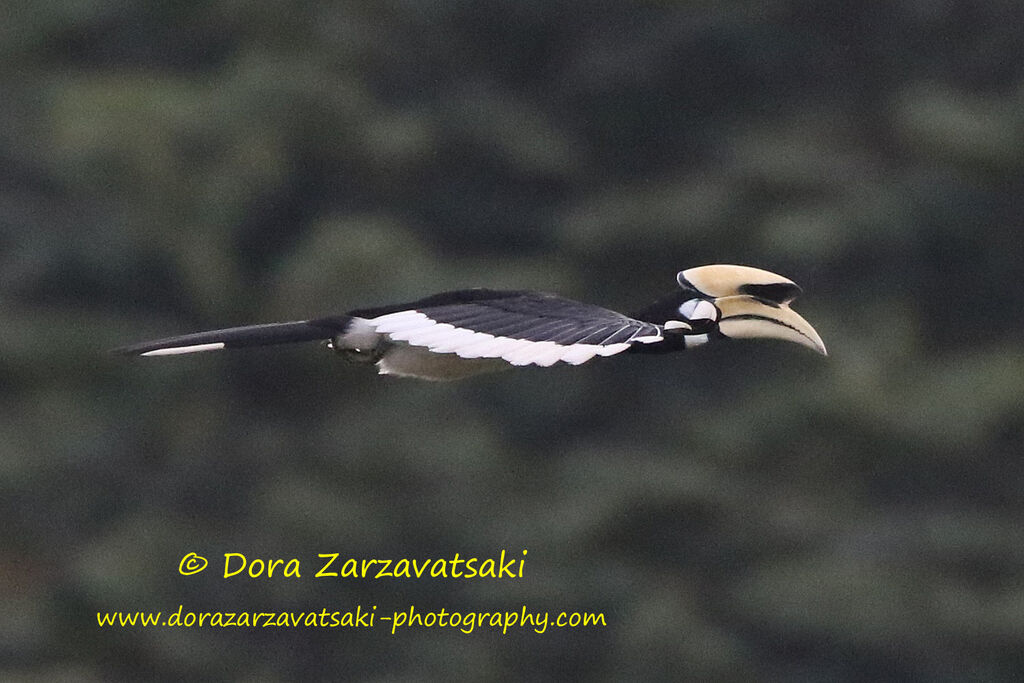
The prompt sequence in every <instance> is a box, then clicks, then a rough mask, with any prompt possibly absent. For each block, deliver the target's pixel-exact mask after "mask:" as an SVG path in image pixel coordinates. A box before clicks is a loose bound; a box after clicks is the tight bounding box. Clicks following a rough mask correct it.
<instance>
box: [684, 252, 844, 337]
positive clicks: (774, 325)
mask: <svg viewBox="0 0 1024 683" xmlns="http://www.w3.org/2000/svg"><path fill="white" fill-rule="evenodd" d="M676 277H677V280H678V281H679V286H680V287H682V288H683V290H684V291H686V292H692V294H693V298H692V299H688V300H686V301H685V302H684V303H683V304H682V305H681V306H680V307H679V313H680V314H681V315H682V316H683V317H685V318H686V319H687V321H688V322H689V323H691V325H692V326H693V329H695V330H699V329H701V327H702V326H705V327H707V328H708V329H712V330H713V329H716V328H717V331H718V332H719V333H720V334H721V335H722V336H724V337H727V338H730V339H752V338H755V339H765V338H767V339H784V340H786V341H791V342H796V343H797V344H801V345H802V346H806V347H808V348H810V349H813V350H815V351H817V352H818V353H820V354H822V355H825V354H826V351H825V343H824V342H822V340H821V337H820V336H818V333H817V332H815V330H814V328H813V327H811V324H810V323H809V322H807V321H806V320H804V319H803V318H802V317H801V316H800V315H799V314H798V313H797V312H796V311H794V310H793V309H791V308H790V307H789V303H790V302H791V301H793V299H795V298H796V297H797V296H799V295H800V292H801V290H800V287H798V286H797V284H796V283H795V282H793V281H792V280H789V279H787V278H784V277H782V276H781V275H776V274H775V273H772V272H769V271H767V270H761V269H760V268H751V267H749V266H733V265H711V266H699V267H697V268H690V269H688V270H684V271H682V272H681V273H679V275H678V276H676ZM666 327H671V326H670V325H666Z"/></svg>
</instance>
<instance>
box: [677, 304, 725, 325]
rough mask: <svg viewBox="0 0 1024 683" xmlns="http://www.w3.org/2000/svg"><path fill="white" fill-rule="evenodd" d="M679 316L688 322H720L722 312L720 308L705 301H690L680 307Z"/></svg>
mask: <svg viewBox="0 0 1024 683" xmlns="http://www.w3.org/2000/svg"><path fill="white" fill-rule="evenodd" d="M679 315H681V316H683V317H684V318H686V319H687V320H690V321H694V320H708V321H710V322H718V318H719V315H720V312H719V310H718V307H717V306H715V305H714V304H713V303H711V302H710V301H705V300H704V299H690V300H689V301H685V302H683V304H682V305H680V306H679Z"/></svg>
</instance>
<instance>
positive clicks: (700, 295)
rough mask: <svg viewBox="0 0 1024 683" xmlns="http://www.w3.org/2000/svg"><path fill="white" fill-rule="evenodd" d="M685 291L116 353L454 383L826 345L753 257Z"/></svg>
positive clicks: (451, 296)
mask: <svg viewBox="0 0 1024 683" xmlns="http://www.w3.org/2000/svg"><path fill="white" fill-rule="evenodd" d="M676 281H677V282H678V284H679V289H678V290H676V291H675V292H673V293H672V294H670V295H668V296H666V297H664V298H662V299H660V300H658V301H656V302H655V303H653V304H651V305H650V306H648V307H647V308H644V309H642V310H640V311H638V312H636V313H634V314H632V315H624V314H622V313H617V312H615V311H611V310H608V309H606V308H601V307H600V306H594V305H592V304H585V303H580V302H578V301H573V300H571V299H565V298H562V297H560V296H556V295H553V294H545V293H541V292H533V291H525V290H516V291H498V290H492V289H464V290H457V291H451V292H444V293H442V294H435V295H434V296H429V297H427V298H425V299H420V300H418V301H413V302H410V303H405V304H394V305H390V306H381V307H377V308H363V309H357V310H354V311H350V312H349V313H347V314H345V315H334V316H328V317H324V318H315V319H312V320H297V321H293V322H284V323H269V324H262V325H246V326H243V327H229V328H226V329H220V330H210V331H207V332H196V333H194V334H185V335H181V336H177V337H168V338H166V339H157V340H155V341H149V342H143V343H141V344H133V345H131V346H125V347H122V348H119V349H115V350H114V351H115V352H116V353H121V354H126V355H134V356H170V355H176V354H185V353H195V352H198V351H214V350H218V349H233V348H242V347H246V346H267V345H271V344H286V343H292V342H306V341H325V342H326V343H327V347H328V348H330V349H333V350H334V351H336V352H338V353H339V354H341V355H343V356H344V357H346V358H347V359H349V360H352V361H355V362H362V363H373V364H375V365H376V366H377V368H378V372H380V374H384V375H398V376H403V377H418V378H420V379H429V380H449V379H460V378H462V377H469V376H471V375H476V374H480V373H483V372H491V371H494V370H500V369H502V368H507V367H511V366H520V365H538V366H541V367H548V366H551V365H554V364H555V363H558V362H563V363H568V364H570V365H579V364H581V363H585V362H587V361H588V360H590V359H592V358H595V357H599V356H614V355H615V354H618V353H623V352H630V353H667V352H672V351H683V350H686V349H691V348H694V347H697V346H701V345H703V344H707V343H714V342H717V341H720V340H724V339H742V338H768V339H783V340H786V341H791V342H796V343H797V344H800V345H802V346H806V347H808V348H810V349H813V350H814V351H817V352H818V353H821V354H822V355H824V354H825V344H824V343H823V342H822V341H821V337H819V336H818V333H817V332H815V331H814V328H813V327H811V325H810V323H808V322H807V321H806V320H804V319H803V318H802V317H800V315H798V314H797V313H796V312H795V311H794V310H793V309H791V308H790V307H789V304H790V302H791V301H793V299H795V298H796V297H797V296H798V295H799V294H800V292H801V290H800V287H798V286H797V285H796V284H795V283H794V282H792V281H791V280H789V279H787V278H784V277H782V276H781V275H776V274H775V273H771V272H769V271H767V270H761V269H759V268H751V267H749V266H734V265H708V266H700V267H697V268H690V269H689V270H684V271H682V272H680V273H679V274H678V275H677V276H676Z"/></svg>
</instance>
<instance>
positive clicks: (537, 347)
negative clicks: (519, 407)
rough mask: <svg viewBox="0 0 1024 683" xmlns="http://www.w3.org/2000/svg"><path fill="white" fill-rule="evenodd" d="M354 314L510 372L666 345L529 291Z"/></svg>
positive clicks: (586, 307) (479, 293)
mask: <svg viewBox="0 0 1024 683" xmlns="http://www.w3.org/2000/svg"><path fill="white" fill-rule="evenodd" d="M349 315H351V316H353V317H356V316H358V317H360V318H364V319H366V320H367V321H368V322H369V324H370V325H372V326H373V327H374V329H375V330H376V331H377V333H379V334H383V335H386V336H387V337H388V338H389V339H390V340H392V341H396V342H405V343H407V344H410V345H412V346H420V347H425V348H427V349H428V350H430V351H433V352H436V353H453V354H456V355H457V356H459V357H461V358H501V359H503V360H505V361H507V362H509V363H511V364H512V365H530V364H533V365H543V366H547V365H553V364H554V363H557V362H558V361H564V362H566V363H571V364H573V365H577V364H579V363H583V362H586V361H587V360H590V359H591V358H593V357H594V356H610V355H613V354H616V353H620V352H622V351H625V350H626V349H628V348H629V347H630V346H632V345H633V344H636V343H652V342H658V341H661V340H662V339H663V335H662V331H663V330H662V328H661V327H660V326H658V325H655V324H653V323H648V322H644V321H641V320H636V319H634V318H630V317H629V316H626V315H623V314H621V313H616V312H615V311H610V310H608V309H606V308H601V307H600V306H593V305H591V304H584V303H580V302H578V301H572V300H569V299H563V298H561V297H558V296H554V295H551V294H541V293H538V292H529V291H494V290H487V289H471V290H462V291H457V292H447V293H444V294H438V295H435V296H432V297H429V298H426V299H421V300H419V301H414V302H411V303H408V304H402V305H397V306H388V307H384V308H376V309H364V310H357V311H352V312H351V313H350V314H349Z"/></svg>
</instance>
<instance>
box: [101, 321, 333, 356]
mask: <svg viewBox="0 0 1024 683" xmlns="http://www.w3.org/2000/svg"><path fill="white" fill-rule="evenodd" d="M349 321H351V318H350V317H348V316H345V315H339V316H334V317H331V318H319V319H317V320H298V321H295V322H290V323H269V324H265V325H246V326H244V327H229V328H226V329H223V330H210V331H208V332H196V333H194V334H183V335H180V336H177V337H167V338H166V339H156V340H153V341H148V342H142V343H141V344H132V345H130V346H122V347H121V348H117V349H114V350H113V353H120V354H124V355H128V356H170V355H175V354H179V353H196V352H198V351H214V350H216V349H234V348H241V347H245V346H269V345H271V344H290V343H292V342H305V341H319V340H324V339H330V338H332V337H334V336H335V335H338V334H341V333H342V332H344V331H345V328H346V327H348V324H349Z"/></svg>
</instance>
